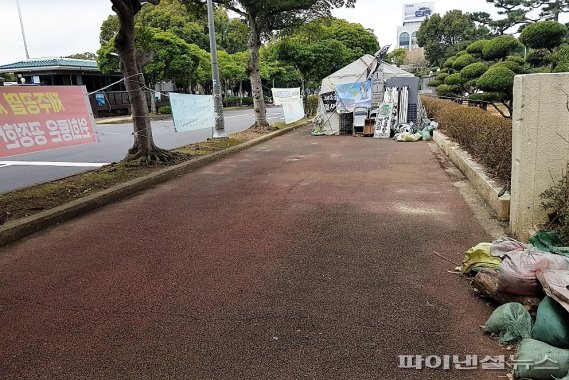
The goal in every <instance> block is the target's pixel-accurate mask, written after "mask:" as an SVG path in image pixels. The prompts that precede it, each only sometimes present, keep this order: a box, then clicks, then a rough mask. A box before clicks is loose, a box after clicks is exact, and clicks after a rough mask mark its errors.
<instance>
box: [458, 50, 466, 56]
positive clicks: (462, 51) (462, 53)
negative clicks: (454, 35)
mask: <svg viewBox="0 0 569 380" xmlns="http://www.w3.org/2000/svg"><path fill="white" fill-rule="evenodd" d="M465 54H468V52H467V51H466V50H461V51H459V52H458V53H456V56H457V57H460V56H462V55H465Z"/></svg>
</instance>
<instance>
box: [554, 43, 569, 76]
mask: <svg viewBox="0 0 569 380" xmlns="http://www.w3.org/2000/svg"><path fill="white" fill-rule="evenodd" d="M550 59H551V62H552V63H553V66H554V68H553V71H554V72H556V73H564V72H568V71H569V45H563V46H561V48H559V50H557V51H556V52H555V53H553V54H552V55H551V56H550Z"/></svg>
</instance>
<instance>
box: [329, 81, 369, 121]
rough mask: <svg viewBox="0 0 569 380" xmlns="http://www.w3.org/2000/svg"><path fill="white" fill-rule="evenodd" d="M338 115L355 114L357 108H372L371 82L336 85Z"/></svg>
mask: <svg viewBox="0 0 569 380" xmlns="http://www.w3.org/2000/svg"><path fill="white" fill-rule="evenodd" d="M336 93H337V94H338V101H337V103H336V104H337V111H338V113H345V112H354V109H355V108H356V107H368V108H371V81H369V80H368V81H365V82H356V83H343V84H338V85H336Z"/></svg>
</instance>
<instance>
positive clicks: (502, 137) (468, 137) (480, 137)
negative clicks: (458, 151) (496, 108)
mask: <svg viewBox="0 0 569 380" xmlns="http://www.w3.org/2000/svg"><path fill="white" fill-rule="evenodd" d="M421 100H422V102H423V105H424V106H425V108H426V110H427V113H428V115H429V117H430V118H432V119H434V120H436V121H437V122H438V123H439V125H440V128H441V130H442V131H443V132H444V133H445V134H446V135H447V136H449V137H450V138H451V139H453V140H454V141H456V142H457V143H459V144H460V145H461V147H462V148H463V149H465V150H466V151H467V152H468V153H470V154H471V155H472V156H473V157H474V158H475V159H476V160H477V161H478V162H480V163H481V164H482V165H484V166H485V167H486V169H487V170H488V173H489V174H490V175H492V176H494V177H496V178H497V179H499V180H501V181H502V182H504V183H505V184H507V183H509V182H510V176H511V171H512V121H511V120H509V119H506V118H503V117H500V116H496V115H494V114H491V113H489V112H486V111H484V110H482V109H480V108H474V107H466V106H463V105H459V104H456V103H454V102H452V101H448V100H442V99H436V98H432V97H426V96H423V97H421Z"/></svg>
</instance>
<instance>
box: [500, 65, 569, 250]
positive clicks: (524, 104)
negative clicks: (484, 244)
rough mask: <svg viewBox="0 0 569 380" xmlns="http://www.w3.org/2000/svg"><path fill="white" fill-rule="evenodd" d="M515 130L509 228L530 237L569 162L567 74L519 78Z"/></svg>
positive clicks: (516, 91) (541, 222)
mask: <svg viewBox="0 0 569 380" xmlns="http://www.w3.org/2000/svg"><path fill="white" fill-rule="evenodd" d="M512 133H513V136H512V142H513V146H512V187H511V188H512V191H511V194H512V200H511V205H510V228H511V231H512V233H513V234H514V235H515V236H516V237H517V238H518V239H520V240H522V241H526V240H527V239H528V238H529V237H530V236H531V235H532V234H533V233H534V232H535V231H537V230H538V229H539V228H540V227H541V226H542V225H543V224H544V223H545V222H546V221H547V213H546V212H545V211H544V210H543V209H542V208H541V199H540V197H539V196H540V194H541V193H543V191H545V190H546V189H548V188H549V187H551V185H553V184H555V183H557V182H558V181H559V180H560V179H561V177H562V175H563V173H564V172H565V171H566V168H567V163H568V162H569V73H560V74H531V75H519V76H517V77H516V79H515V81H514V110H513V126H512Z"/></svg>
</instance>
